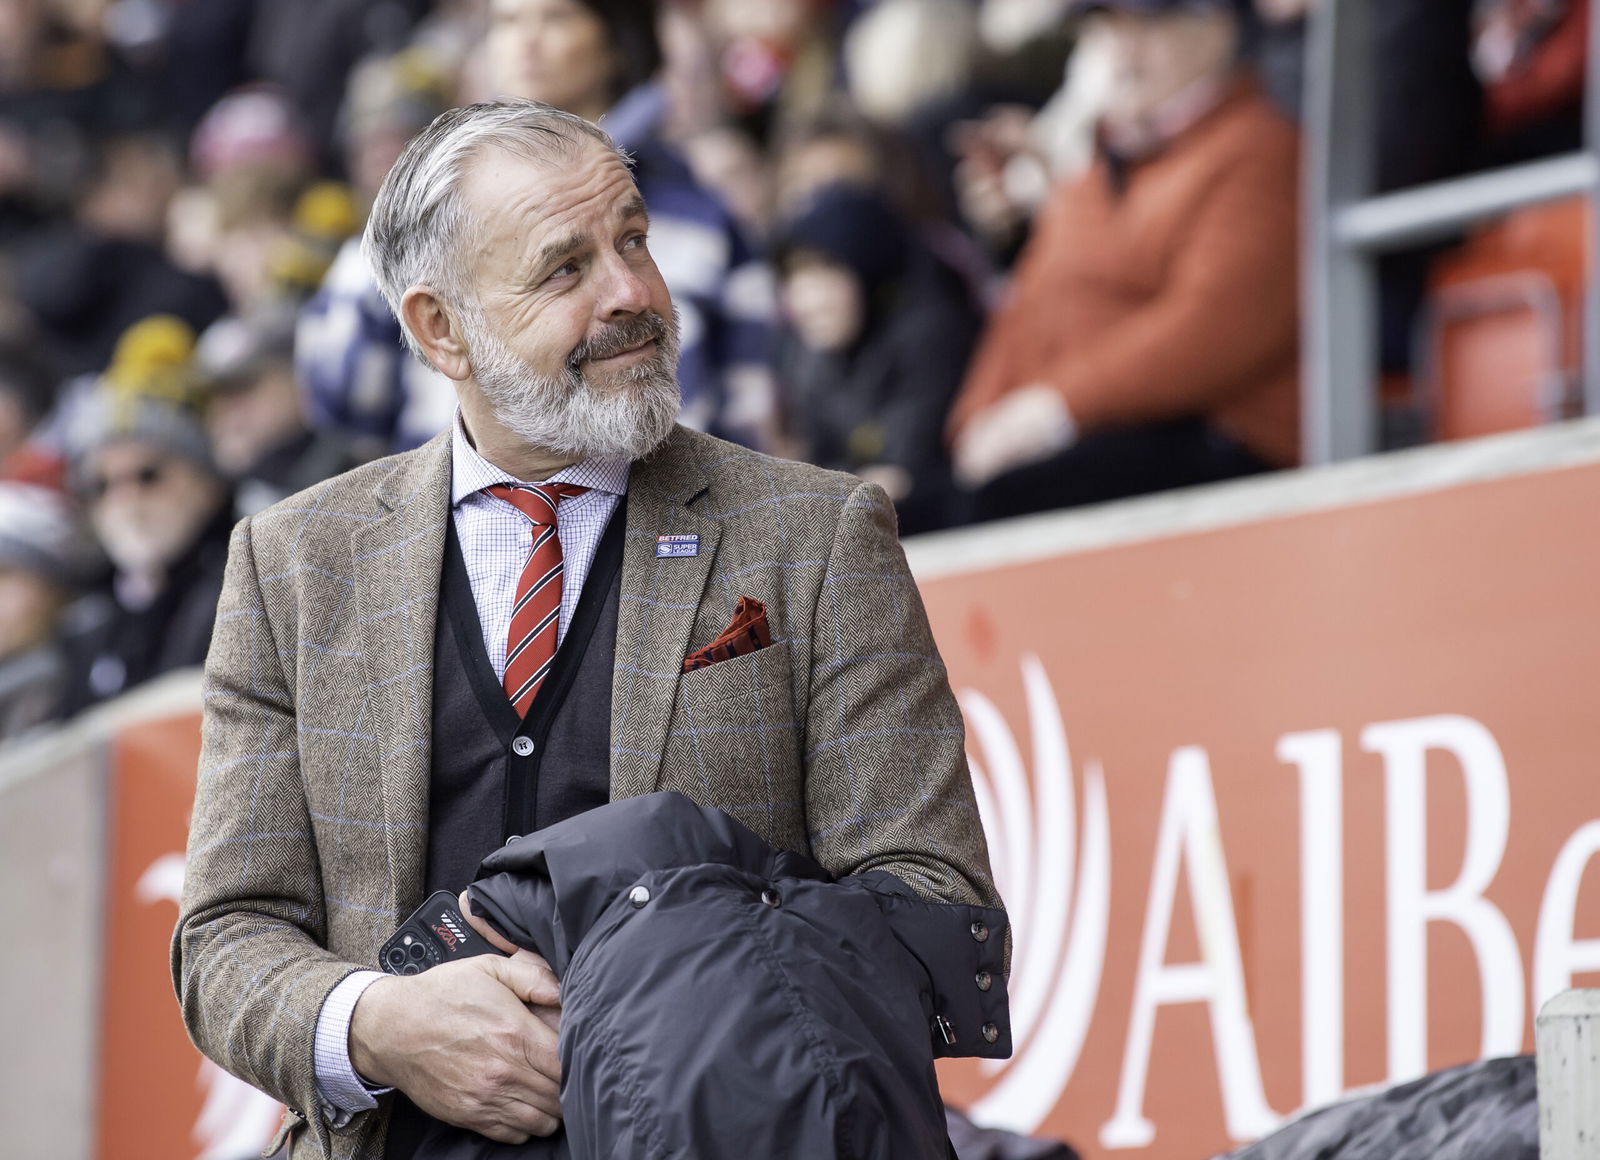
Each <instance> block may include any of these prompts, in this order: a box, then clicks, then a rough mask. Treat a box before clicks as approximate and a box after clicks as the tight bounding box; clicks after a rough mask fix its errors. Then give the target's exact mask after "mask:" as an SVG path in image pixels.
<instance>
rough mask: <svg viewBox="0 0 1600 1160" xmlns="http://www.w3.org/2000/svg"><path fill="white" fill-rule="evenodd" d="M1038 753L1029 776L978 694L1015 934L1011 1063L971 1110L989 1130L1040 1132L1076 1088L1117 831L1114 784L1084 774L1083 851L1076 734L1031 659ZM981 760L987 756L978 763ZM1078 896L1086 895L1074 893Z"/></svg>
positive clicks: (988, 819)
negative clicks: (1111, 806)
mask: <svg viewBox="0 0 1600 1160" xmlns="http://www.w3.org/2000/svg"><path fill="white" fill-rule="evenodd" d="M1021 667H1022V681H1023V687H1024V689H1025V690H1026V693H1027V703H1028V721H1029V727H1030V731H1031V734H1032V742H1033V763H1032V764H1033V768H1032V774H1031V776H1030V774H1029V770H1028V767H1027V765H1026V764H1024V762H1023V760H1022V756H1021V753H1020V752H1019V751H1018V748H1017V743H1016V740H1015V738H1014V737H1013V735H1012V732H1011V729H1010V727H1009V726H1008V725H1007V724H1006V721H1005V718H1004V717H1002V716H1001V715H1000V711H999V710H998V709H996V708H995V706H994V703H993V702H992V701H990V700H989V698H987V697H985V696H984V695H983V694H982V693H979V692H977V691H975V690H972V689H966V690H963V691H962V692H961V694H960V695H959V698H958V699H959V701H960V703H961V708H962V711H963V712H964V713H965V714H966V718H967V724H968V727H969V741H970V742H971V743H974V744H973V745H972V746H971V748H969V752H968V755H967V758H968V761H969V763H970V764H971V766H972V772H973V788H974V790H975V791H976V793H977V798H978V813H979V815H980V816H981V817H982V819H983V828H984V831H985V833H986V834H987V835H988V838H989V851H990V856H991V857H992V858H993V861H994V872H995V877H996V880H997V884H998V886H999V888H1000V894H1001V897H1003V898H1004V899H1005V902H1006V911H1007V913H1008V914H1009V916H1010V918H1011V924H1012V948H1011V953H1012V959H1011V981H1010V988H1011V1029H1012V1041H1013V1043H1014V1044H1015V1051H1014V1053H1013V1055H1012V1057H1011V1059H1009V1060H991V1061H986V1062H985V1063H984V1064H983V1065H982V1070H983V1071H984V1072H985V1073H987V1074H991V1075H993V1074H998V1075H999V1079H998V1080H997V1081H996V1082H995V1085H994V1086H993V1087H992V1088H991V1089H990V1090H989V1091H988V1092H987V1093H985V1094H984V1096H983V1097H982V1098H981V1099H979V1100H978V1101H977V1102H976V1103H974V1104H973V1106H972V1108H971V1109H970V1111H971V1115H972V1117H973V1119H975V1120H977V1121H978V1122H979V1123H983V1124H989V1125H994V1126H997V1127H1004V1128H1009V1129H1011V1130H1012V1131H1017V1132H1024V1133H1028V1132H1032V1131H1034V1130H1035V1129H1037V1128H1038V1127H1039V1125H1040V1124H1041V1123H1043V1122H1044V1119H1045V1117H1046V1116H1048V1115H1049V1114H1050V1111H1051V1110H1052V1109H1053V1108H1054V1107H1055V1106H1056V1104H1057V1102H1059V1100H1060V1098H1061V1092H1062V1091H1063V1089H1065V1087H1066V1086H1067V1081H1068V1080H1070V1079H1071V1078H1072V1072H1073V1069H1074V1068H1075V1067H1076V1066H1077V1063H1078V1056H1079V1054H1080V1053H1081V1052H1082V1050H1083V1042H1084V1038H1085V1036H1086V1035H1087V1034H1088V1031H1089V1021H1090V1018H1091V1017H1092V1016H1093V1014H1094V1006H1095V1000H1096V998H1097V997H1098V995H1099V991H1100V972H1101V968H1102V967H1103V966H1104V964H1105V948H1106V930H1107V926H1108V923H1109V921H1110V913H1111V833H1110V830H1111V825H1110V815H1109V813H1108V810H1107V806H1106V790H1105V778H1104V775H1103V774H1102V772H1101V769H1100V767H1099V765H1098V764H1090V765H1089V766H1088V768H1087V769H1086V770H1085V775H1084V792H1083V813H1084V818H1083V832H1082V849H1081V852H1080V851H1079V849H1078V845H1079V843H1078V837H1079V834H1078V826H1077V818H1076V812H1077V810H1076V801H1075V798H1076V789H1075V786H1074V783H1073V772H1072V760H1071V757H1070V755H1069V753H1068V749H1067V735H1066V730H1065V728H1064V727H1063V726H1062V724H1061V710H1060V707H1059V705H1058V704H1057V702H1056V697H1055V692H1054V690H1053V689H1051V687H1050V679H1049V678H1048V677H1047V676H1046V675H1045V671H1044V666H1043V665H1042V664H1040V662H1039V658H1038V657H1037V656H1034V655H1031V654H1029V655H1025V656H1023V657H1022V660H1021ZM972 749H976V751H977V752H975V753H974V752H972ZM1074 886H1076V889H1074Z"/></svg>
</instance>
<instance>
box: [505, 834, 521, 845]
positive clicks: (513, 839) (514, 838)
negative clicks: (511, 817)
mask: <svg viewBox="0 0 1600 1160" xmlns="http://www.w3.org/2000/svg"><path fill="white" fill-rule="evenodd" d="M521 838H522V835H521V834H512V835H511V836H510V837H509V838H507V839H506V845H508V846H509V845H511V843H512V842H516V841H519V840H521Z"/></svg>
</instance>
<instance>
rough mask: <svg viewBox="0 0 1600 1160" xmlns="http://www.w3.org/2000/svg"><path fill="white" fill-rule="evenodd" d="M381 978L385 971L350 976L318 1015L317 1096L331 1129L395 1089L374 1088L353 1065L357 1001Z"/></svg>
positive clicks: (339, 1126) (343, 1123) (341, 1125)
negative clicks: (352, 1029) (352, 1021)
mask: <svg viewBox="0 0 1600 1160" xmlns="http://www.w3.org/2000/svg"><path fill="white" fill-rule="evenodd" d="M381 978H383V972H382V971H356V972H354V973H353V974H351V975H349V976H347V977H346V978H345V979H344V980H343V981H342V982H340V983H339V985H338V986H337V987H335V988H334V989H333V990H332V991H330V992H328V997H327V999H326V1000H324V1001H323V1004H322V1011H321V1012H320V1013H319V1014H318V1015H317V1040H316V1049H315V1050H316V1072H317V1094H318V1095H319V1096H321V1098H322V1105H323V1106H322V1108H321V1111H322V1114H323V1118H324V1119H326V1120H327V1121H328V1126H329V1127H333V1128H342V1127H344V1126H345V1125H346V1124H348V1123H349V1122H350V1121H351V1120H352V1119H353V1118H354V1117H355V1115H356V1113H357V1112H365V1111H370V1110H371V1109H373V1108H375V1107H377V1106H378V1101H377V1099H376V1098H375V1097H377V1096H380V1095H382V1094H383V1093H384V1092H387V1091H392V1090H393V1089H392V1088H379V1087H373V1086H371V1085H370V1084H368V1083H367V1081H366V1080H364V1079H362V1078H361V1077H360V1076H359V1075H357V1074H356V1069H355V1065H354V1064H352V1063H351V1062H350V1018H351V1016H352V1015H354V1014H355V1009H356V1001H357V1000H358V999H360V998H361V996H362V993H363V992H365V991H366V989H367V988H368V987H370V986H371V985H372V984H373V983H375V982H376V981H377V980H379V979H381Z"/></svg>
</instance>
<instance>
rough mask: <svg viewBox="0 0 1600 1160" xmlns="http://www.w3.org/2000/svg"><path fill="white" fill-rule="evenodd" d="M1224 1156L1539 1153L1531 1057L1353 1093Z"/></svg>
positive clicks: (1484, 1158) (1436, 1159) (1486, 1159)
mask: <svg viewBox="0 0 1600 1160" xmlns="http://www.w3.org/2000/svg"><path fill="white" fill-rule="evenodd" d="M1223 1160H1539V1093H1538V1084H1537V1073H1536V1068H1535V1066H1534V1057H1533V1056H1531V1055H1514V1056H1510V1057H1508V1058H1504V1059H1485V1060H1480V1061H1479V1062H1477V1063H1468V1064H1463V1065H1462V1066H1460V1067H1452V1068H1447V1069H1445V1070H1444V1071H1436V1072H1433V1073H1432V1074H1431V1075H1425V1076H1423V1077H1422V1078H1421V1079H1418V1080H1413V1081H1412V1082H1411V1083H1406V1084H1400V1085H1398V1086H1397V1087H1392V1088H1386V1089H1384V1090H1383V1091H1380V1092H1375V1093H1372V1094H1369V1095H1360V1096H1352V1097H1351V1098H1349V1099H1347V1100H1344V1101H1342V1102H1340V1103H1336V1104H1330V1105H1329V1106H1327V1107H1325V1108H1319V1109H1317V1110H1316V1111H1314V1112H1309V1113H1307V1114H1306V1115H1305V1116H1302V1117H1301V1118H1300V1119H1298V1120H1295V1121H1294V1122H1292V1123H1290V1124H1287V1125H1285V1126H1284V1127H1282V1128H1280V1129H1278V1130H1277V1131H1276V1132H1274V1133H1273V1134H1272V1135H1270V1136H1267V1137H1266V1138H1265V1139H1262V1140H1258V1141H1256V1142H1255V1143H1254V1144H1251V1145H1249V1146H1248V1147H1245V1148H1241V1149H1239V1150H1238V1151H1236V1152H1230V1153H1229V1154H1228V1156H1227V1157H1226V1158H1223Z"/></svg>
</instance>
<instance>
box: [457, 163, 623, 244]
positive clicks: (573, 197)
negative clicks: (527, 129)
mask: <svg viewBox="0 0 1600 1160" xmlns="http://www.w3.org/2000/svg"><path fill="white" fill-rule="evenodd" d="M491 153H492V150H485V151H484V155H483V156H480V157H479V158H477V159H475V160H474V163H473V174H474V176H475V177H476V178H477V179H478V180H476V181H473V183H472V187H471V189H470V192H468V193H467V196H466V198H465V199H464V200H465V201H466V205H467V210H468V212H467V217H468V218H469V219H471V221H470V225H469V228H470V226H476V227H477V228H476V229H475V230H474V232H475V233H476V234H477V238H476V239H475V240H476V242H477V247H476V249H477V255H476V256H477V257H478V258H479V259H480V260H481V259H487V258H491V257H492V256H493V254H494V253H495V251H497V250H501V249H502V247H505V246H509V247H510V248H511V251H512V252H514V253H518V254H527V253H528V252H529V250H530V249H531V247H532V246H533V245H535V244H537V246H538V249H537V250H536V251H535V252H534V256H533V258H532V259H531V261H532V262H533V263H535V264H537V265H544V264H547V263H549V262H551V261H554V260H555V259H556V258H558V257H562V256H565V255H567V254H570V253H572V252H574V251H575V250H578V249H581V248H583V247H586V246H588V245H591V244H592V242H593V239H592V238H591V237H590V235H589V234H588V232H587V231H585V230H582V229H579V228H573V227H566V226H563V225H562V224H561V222H560V219H562V218H563V217H568V216H570V215H571V214H572V213H573V212H574V211H581V209H582V206H583V205H584V204H585V203H586V202H588V201H589V200H590V199H591V198H592V197H594V196H596V195H597V194H598V193H599V192H600V190H603V189H604V188H605V186H606V185H608V184H610V183H611V182H613V181H615V180H616V179H617V178H618V176H619V174H617V173H614V172H612V171H611V168H610V166H606V167H604V168H603V169H601V170H599V171H597V172H594V173H592V174H590V175H588V177H587V180H585V181H583V182H582V186H581V187H580V188H579V189H577V190H570V189H569V190H561V191H556V190H552V189H551V188H549V187H548V186H547V185H546V184H545V183H543V182H535V183H531V184H529V185H528V186H526V187H524V188H523V189H520V190H517V191H515V192H512V193H511V196H510V198H509V204H500V205H493V204H490V205H485V204H484V199H485V198H489V199H494V200H497V199H498V196H504V194H502V193H500V190H501V189H503V188H504V187H503V186H502V187H499V189H497V188H495V187H493V186H486V185H485V183H484V180H483V169H482V167H483V166H484V164H485V162H486V161H488V160H489V157H490V155H491ZM507 155H509V157H510V159H512V160H513V161H521V162H526V163H530V164H532V165H534V166H536V167H538V168H541V169H545V170H550V171H554V172H555V173H557V174H559V173H561V172H562V170H561V168H560V167H559V166H557V165H555V164H554V163H553V162H552V161H550V160H547V159H544V160H535V159H534V158H531V157H528V156H526V155H524V154H522V153H520V152H513V151H510V150H504V151H502V157H504V156H507ZM607 159H609V158H607ZM619 166H620V176H621V178H622V179H623V180H625V181H627V183H628V185H629V187H630V189H629V193H630V194H631V196H628V197H627V198H626V199H625V200H624V201H623V202H622V203H621V204H619V205H618V206H617V208H616V210H615V211H613V212H614V214H615V216H616V218H617V219H618V220H619V221H622V220H627V219H629V218H633V217H641V216H642V217H643V218H644V219H645V220H646V221H647V222H648V221H649V212H648V210H647V209H646V208H645V205H644V199H643V198H642V197H640V196H639V194H638V191H637V188H636V187H634V186H633V177H632V174H631V173H629V172H628V170H627V168H626V167H625V166H621V165H620V162H619ZM508 192H509V191H508ZM553 201H554V202H557V203H558V204H557V205H556V206H555V207H554V209H553V211H552V206H551V203H552V202H553ZM548 230H560V233H559V235H558V236H556V237H554V238H551V239H550V240H548V241H543V242H541V241H539V237H540V235H541V234H544V233H545V232H547V231H548Z"/></svg>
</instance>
